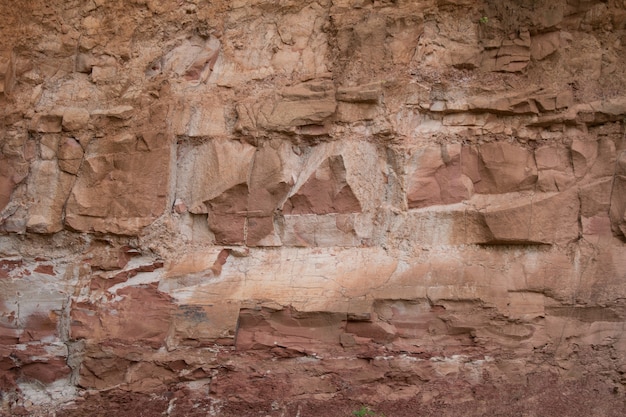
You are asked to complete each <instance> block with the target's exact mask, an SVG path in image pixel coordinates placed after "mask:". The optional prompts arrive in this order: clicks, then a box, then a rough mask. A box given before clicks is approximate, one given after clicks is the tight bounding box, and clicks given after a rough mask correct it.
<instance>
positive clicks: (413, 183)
mask: <svg viewBox="0 0 626 417" xmlns="http://www.w3.org/2000/svg"><path fill="white" fill-rule="evenodd" d="M408 166H409V170H411V171H413V172H410V173H409V178H408V180H407V184H408V190H407V200H408V205H409V208H419V207H425V206H429V205H435V204H452V203H458V202H460V201H463V200H467V199H469V198H470V197H471V196H472V194H473V184H472V181H471V180H470V179H469V178H468V177H467V176H466V175H464V174H463V173H462V172H461V146H460V145H448V146H442V147H432V148H426V149H423V150H419V151H417V152H416V153H415V154H414V155H413V156H412V157H411V160H410V162H409V164H408Z"/></svg>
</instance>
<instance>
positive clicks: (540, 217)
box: [479, 191, 579, 244]
mask: <svg viewBox="0 0 626 417" xmlns="http://www.w3.org/2000/svg"><path fill="white" fill-rule="evenodd" d="M505 197H506V200H504V201H503V199H502V198H499V199H494V200H490V199H486V201H485V202H484V203H485V206H484V208H483V209H480V211H481V213H482V215H483V216H484V219H485V224H486V226H487V228H488V229H489V231H490V232H491V235H492V237H491V238H490V239H489V241H488V242H485V243H500V244H523V243H526V244H533V243H534V244H537V243H545V244H551V243H558V244H565V243H569V242H571V241H573V240H575V239H576V238H578V236H579V231H578V217H579V201H578V195H577V193H576V192H574V191H568V192H564V193H559V194H556V195H554V194H548V195H541V194H535V195H520V196H513V197H512V198H511V196H505ZM498 200H500V201H498ZM479 204H480V203H479Z"/></svg>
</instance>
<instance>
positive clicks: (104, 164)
mask: <svg viewBox="0 0 626 417" xmlns="http://www.w3.org/2000/svg"><path fill="white" fill-rule="evenodd" d="M142 142H143V139H142V138H137V137H132V136H122V137H118V138H102V139H100V140H96V141H94V142H92V144H91V147H92V148H96V149H97V148H100V149H102V150H103V153H102V154H95V155H94V156H92V157H86V158H85V159H84V160H83V162H82V164H81V165H80V170H79V172H78V174H77V177H78V178H77V180H76V182H75V184H74V186H73V188H72V191H71V193H70V195H69V199H68V200H67V206H66V209H65V210H66V216H65V224H66V225H67V226H69V227H70V228H72V229H74V230H78V231H93V232H110V233H116V234H133V233H137V232H139V231H140V230H141V229H142V228H143V227H145V226H147V225H149V224H150V223H152V222H153V221H154V219H155V218H156V217H158V216H159V215H160V214H161V213H163V211H164V210H165V203H166V201H167V199H166V196H167V189H168V186H169V185H168V183H169V175H170V172H169V163H170V154H169V149H168V148H167V147H166V146H167V143H168V141H167V139H165V138H164V137H163V136H160V138H158V137H157V138H155V141H154V146H155V147H154V148H152V149H150V150H148V151H143V150H141V145H142ZM87 152H88V153H89V149H88V150H87Z"/></svg>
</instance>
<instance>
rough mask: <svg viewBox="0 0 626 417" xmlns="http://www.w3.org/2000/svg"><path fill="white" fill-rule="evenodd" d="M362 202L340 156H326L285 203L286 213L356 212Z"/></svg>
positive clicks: (359, 209)
mask: <svg viewBox="0 0 626 417" xmlns="http://www.w3.org/2000/svg"><path fill="white" fill-rule="evenodd" d="M359 211H361V205H360V203H359V201H358V200H357V198H356V197H355V195H354V193H353V192H352V189H351V188H350V186H349V185H348V184H347V182H346V168H345V166H344V162H343V158H342V157H341V156H333V157H330V158H328V159H326V160H325V161H324V162H323V163H322V164H321V165H319V167H318V168H317V169H316V171H315V172H314V173H313V175H312V176H311V177H310V178H309V179H308V180H307V181H306V182H305V183H304V184H303V185H302V186H301V187H300V188H299V189H298V191H296V192H295V193H294V194H293V195H292V196H291V197H289V199H288V200H287V202H285V205H284V206H283V212H284V213H285V214H327V213H354V212H359Z"/></svg>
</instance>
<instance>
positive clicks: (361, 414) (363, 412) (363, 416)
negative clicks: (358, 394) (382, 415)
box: [352, 405, 376, 417]
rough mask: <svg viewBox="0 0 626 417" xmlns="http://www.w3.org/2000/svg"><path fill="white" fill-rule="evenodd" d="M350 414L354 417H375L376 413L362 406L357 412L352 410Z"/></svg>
mask: <svg viewBox="0 0 626 417" xmlns="http://www.w3.org/2000/svg"><path fill="white" fill-rule="evenodd" d="M352 414H353V415H355V416H356V417H367V416H374V415H376V413H375V412H373V411H372V410H370V408H369V407H368V406H366V405H362V406H361V408H359V409H358V410H354V411H353V412H352Z"/></svg>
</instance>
